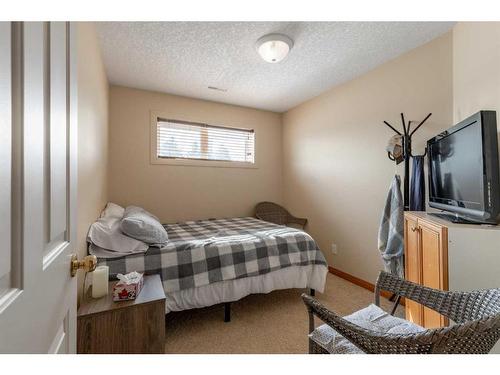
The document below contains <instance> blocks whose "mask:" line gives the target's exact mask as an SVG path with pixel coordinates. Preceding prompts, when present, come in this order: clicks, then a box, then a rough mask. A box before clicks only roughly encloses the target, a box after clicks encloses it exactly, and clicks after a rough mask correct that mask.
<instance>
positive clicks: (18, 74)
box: [0, 22, 77, 353]
mask: <svg viewBox="0 0 500 375" xmlns="http://www.w3.org/2000/svg"><path fill="white" fill-rule="evenodd" d="M75 30H76V27H75V26H74V25H72V24H70V23H65V22H50V23H48V22H25V23H22V22H21V23H14V22H12V23H11V22H0V241H1V243H0V353H74V352H75V351H76V278H72V277H71V275H70V258H71V253H73V252H75V244H76V241H75V236H76V172H77V169H76V165H77V164H76V145H77V142H76V131H77V125H76V119H77V114H76V103H77V100H76V35H75Z"/></svg>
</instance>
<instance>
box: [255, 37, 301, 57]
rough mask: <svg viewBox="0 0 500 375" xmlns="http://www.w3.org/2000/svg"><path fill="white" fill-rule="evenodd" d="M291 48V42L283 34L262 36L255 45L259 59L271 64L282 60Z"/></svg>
mask: <svg viewBox="0 0 500 375" xmlns="http://www.w3.org/2000/svg"><path fill="white" fill-rule="evenodd" d="M292 47H293V40H292V39H290V38H289V37H287V36H286V35H283V34H267V35H264V36H263V37H262V38H260V39H259V40H257V43H256V45H255V48H256V49H257V52H258V53H259V55H260V57H262V58H263V59H264V60H265V61H267V62H268V63H271V64H275V63H278V62H280V61H281V60H283V59H284V58H285V57H286V55H288V52H290V50H291V49H292Z"/></svg>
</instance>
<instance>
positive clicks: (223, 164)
mask: <svg viewBox="0 0 500 375" xmlns="http://www.w3.org/2000/svg"><path fill="white" fill-rule="evenodd" d="M175 117H176V116H171V115H168V114H166V113H161V112H157V111H151V115H150V162H151V164H160V165H171V166H186V167H212V168H214V167H215V168H247V169H248V168H249V169H257V168H258V155H257V130H256V129H255V128H245V127H238V126H227V125H212V124H210V125H208V124H207V123H206V122H203V121H197V120H196V119H186V116H182V119H178V118H176V119H175V120H174V118H175ZM159 120H164V121H169V120H170V121H172V122H174V121H178V122H179V123H184V124H191V125H208V126H211V127H219V128H225V129H235V130H238V129H240V130H242V129H244V130H253V132H254V161H253V163H250V162H241V161H223V160H208V159H187V158H186V159H183V158H179V159H175V158H165V157H158V155H157V129H158V121H159Z"/></svg>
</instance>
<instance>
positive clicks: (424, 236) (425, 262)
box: [419, 221, 448, 328]
mask: <svg viewBox="0 0 500 375" xmlns="http://www.w3.org/2000/svg"><path fill="white" fill-rule="evenodd" d="M419 232H420V241H421V249H422V284H423V285H425V286H428V287H430V288H434V289H441V290H447V289H448V262H447V260H448V255H447V230H446V228H444V227H440V226H434V225H432V224H430V223H426V222H422V221H419ZM423 320H424V327H425V328H436V327H443V326H445V325H447V324H448V322H447V319H446V318H445V317H444V316H442V315H441V314H439V313H437V312H435V311H434V310H431V309H429V308H427V307H424V308H423Z"/></svg>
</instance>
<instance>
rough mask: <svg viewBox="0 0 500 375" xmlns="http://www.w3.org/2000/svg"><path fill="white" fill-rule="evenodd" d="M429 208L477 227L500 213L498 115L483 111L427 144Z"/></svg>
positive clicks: (492, 219)
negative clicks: (441, 211) (439, 210)
mask: <svg viewBox="0 0 500 375" xmlns="http://www.w3.org/2000/svg"><path fill="white" fill-rule="evenodd" d="M427 152H428V155H429V205H430V206H431V207H434V208H439V209H441V210H445V211H450V212H454V213H455V215H457V216H460V217H461V218H464V219H466V220H469V221H471V222H476V223H489V224H494V223H497V218H498V215H499V213H500V182H499V162H498V133H497V125H496V112H495V111H480V112H478V113H476V114H475V115H473V116H471V117H469V118H467V119H466V120H464V121H462V122H460V123H459V124H457V125H455V126H454V127H452V128H450V129H448V130H446V131H444V132H442V133H440V134H439V135H437V136H436V137H434V138H432V139H430V140H429V141H428V142H427Z"/></svg>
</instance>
